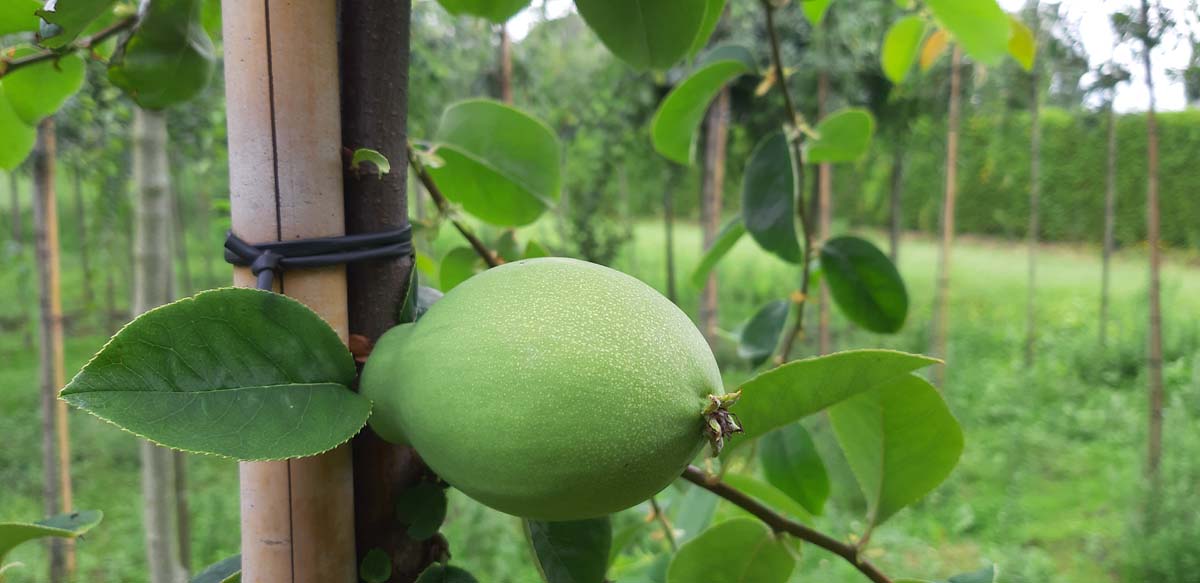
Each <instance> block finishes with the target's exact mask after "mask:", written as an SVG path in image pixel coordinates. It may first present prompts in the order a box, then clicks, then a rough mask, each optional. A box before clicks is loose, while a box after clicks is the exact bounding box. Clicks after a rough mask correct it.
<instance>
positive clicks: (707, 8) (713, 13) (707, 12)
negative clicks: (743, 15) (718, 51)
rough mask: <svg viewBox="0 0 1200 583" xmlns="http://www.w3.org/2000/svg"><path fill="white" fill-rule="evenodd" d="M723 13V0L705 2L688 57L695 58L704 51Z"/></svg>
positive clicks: (706, 0) (707, 0)
mask: <svg viewBox="0 0 1200 583" xmlns="http://www.w3.org/2000/svg"><path fill="white" fill-rule="evenodd" d="M724 13H725V0H705V2H704V18H703V19H702V20H701V21H700V30H699V31H697V32H696V38H695V39H693V40H692V48H690V49H688V55H690V56H695V55H697V54H699V53H700V51H702V50H704V47H705V45H707V44H708V39H709V38H711V37H712V35H713V32H714V31H716V30H717V24H719V23H720V22H721V15H722V14H724Z"/></svg>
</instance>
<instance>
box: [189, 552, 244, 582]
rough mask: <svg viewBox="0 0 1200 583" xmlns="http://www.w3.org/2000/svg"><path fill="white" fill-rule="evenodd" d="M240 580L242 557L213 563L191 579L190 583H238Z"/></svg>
mask: <svg viewBox="0 0 1200 583" xmlns="http://www.w3.org/2000/svg"><path fill="white" fill-rule="evenodd" d="M241 580H242V555H240V554H237V555H233V556H232V557H227V558H225V559H222V560H220V561H218V562H216V563H213V564H211V565H209V566H208V567H206V568H205V569H204V570H203V571H201V572H200V573H199V574H198V575H196V576H195V577H193V578H192V583H238V582H239V581H241Z"/></svg>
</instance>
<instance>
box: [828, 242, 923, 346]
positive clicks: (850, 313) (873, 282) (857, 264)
mask: <svg viewBox="0 0 1200 583" xmlns="http://www.w3.org/2000/svg"><path fill="white" fill-rule="evenodd" d="M821 272H822V273H823V274H824V277H825V283H826V284H827V285H828V286H829V292H830V294H831V295H833V301H835V302H837V305H838V308H840V309H841V311H842V314H844V315H845V316H846V317H847V318H849V319H850V321H851V322H854V323H855V324H858V325H859V326H862V327H863V328H866V329H867V330H870V331H872V332H879V333H881V334H893V333H895V332H898V331H899V330H900V328H901V327H903V326H904V320H905V318H907V317H908V291H907V290H906V289H905V288H904V280H903V279H901V278H900V272H899V271H897V270H896V266H895V265H894V264H893V263H892V260H891V259H889V258H888V256H887V255H884V254H883V252H882V251H880V250H879V249H878V248H877V247H875V245H872V244H871V243H870V242H869V241H866V240H864V239H859V238H858V237H836V238H834V239H830V240H828V241H826V242H825V244H824V245H822V246H821Z"/></svg>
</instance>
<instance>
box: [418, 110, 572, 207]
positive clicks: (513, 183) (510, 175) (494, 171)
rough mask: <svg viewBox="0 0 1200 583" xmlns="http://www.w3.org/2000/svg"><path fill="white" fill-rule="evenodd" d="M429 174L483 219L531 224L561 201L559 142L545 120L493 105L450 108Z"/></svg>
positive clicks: (444, 120) (443, 123)
mask: <svg viewBox="0 0 1200 583" xmlns="http://www.w3.org/2000/svg"><path fill="white" fill-rule="evenodd" d="M437 138H438V146H437V155H438V156H439V157H441V159H442V160H443V162H444V164H443V165H442V166H441V167H438V168H434V167H429V173H430V175H432V176H433V179H434V180H436V181H437V184H438V186H439V187H440V188H441V190H442V192H443V193H444V194H445V195H446V197H447V198H449V199H450V200H453V201H455V202H457V203H459V204H461V205H462V206H463V208H464V209H466V211H467V212H469V213H471V214H472V215H475V216H476V217H479V218H480V219H482V220H484V221H486V222H488V223H492V224H494V225H502V226H520V225H527V224H529V223H532V222H533V221H535V220H537V218H538V217H539V216H541V214H542V212H544V211H545V210H546V209H547V208H549V207H550V206H551V205H553V204H554V203H555V201H556V200H558V195H559V191H560V190H561V184H562V183H561V180H562V179H561V176H560V169H559V166H560V164H561V163H560V160H559V157H560V156H559V151H560V149H561V148H560V145H559V142H558V137H557V136H555V135H554V132H552V131H551V130H550V128H549V127H547V126H546V125H545V124H544V123H542V122H541V121H539V120H537V119H535V118H533V117H531V116H529V115H528V114H525V113H523V112H521V111H519V110H516V109H513V108H512V107H509V106H507V105H504V104H502V103H498V102H495V101H490V100H485V99H477V100H471V101H462V102H459V103H456V104H454V105H451V106H450V107H448V108H447V109H446V112H445V113H444V114H443V115H442V121H441V125H440V126H439V127H438V134H437Z"/></svg>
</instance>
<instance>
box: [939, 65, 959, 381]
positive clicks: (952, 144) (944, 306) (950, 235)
mask: <svg viewBox="0 0 1200 583" xmlns="http://www.w3.org/2000/svg"><path fill="white" fill-rule="evenodd" d="M961 93H962V47H961V46H959V45H957V44H956V45H955V46H954V54H953V56H952V57H951V60H950V112H949V116H948V119H947V121H946V124H947V126H946V193H945V196H944V197H943V198H942V243H941V249H940V258H939V261H938V275H937V290H936V292H935V293H936V295H935V296H934V326H933V347H932V352H933V354H934V355H935V356H938V357H940V358H941V359H943V360H946V361H947V362H948V361H949V358H948V354H947V351H948V347H947V335H948V334H949V331H950V253H951V251H952V249H953V245H954V202H955V200H954V199H955V197H956V196H957V194H958V128H959V123H960V119H959V118H960V117H961V116H962V111H961V110H962V95H961ZM934 375H936V378H937V382H938V386H941V387H942V388H943V390H945V384H946V366H945V365H943V366H938V367H934Z"/></svg>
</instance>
